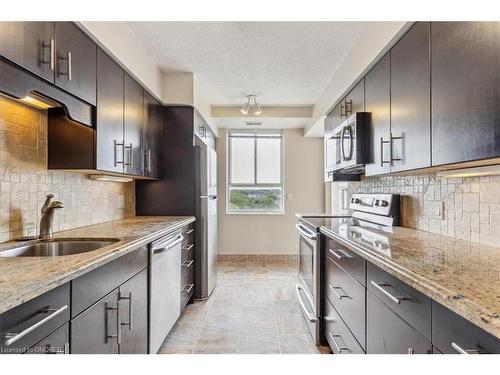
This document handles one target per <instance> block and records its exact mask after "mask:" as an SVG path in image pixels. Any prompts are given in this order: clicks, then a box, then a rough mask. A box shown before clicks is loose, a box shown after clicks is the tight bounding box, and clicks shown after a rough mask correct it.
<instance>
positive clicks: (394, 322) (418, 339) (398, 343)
mask: <svg viewBox="0 0 500 375" xmlns="http://www.w3.org/2000/svg"><path fill="white" fill-rule="evenodd" d="M366 301H367V306H366V313H367V319H366V320H367V322H366V353H368V354H430V353H432V345H431V343H430V342H429V341H427V340H426V339H425V337H424V336H422V335H421V334H420V333H418V332H417V331H416V330H414V329H413V328H412V327H411V326H410V325H409V324H408V323H406V322H405V321H404V320H403V319H401V318H400V317H399V316H398V315H397V314H396V313H395V312H394V311H393V310H392V309H390V308H389V307H388V306H387V305H386V304H385V303H384V302H382V301H381V300H379V299H378V298H377V297H375V296H374V295H373V294H372V293H371V292H367V293H366Z"/></svg>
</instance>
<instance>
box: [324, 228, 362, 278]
mask: <svg viewBox="0 0 500 375" xmlns="http://www.w3.org/2000/svg"><path fill="white" fill-rule="evenodd" d="M325 253H326V256H327V258H330V259H332V260H334V261H335V263H337V264H338V265H339V266H340V267H342V269H343V270H344V271H346V272H347V273H348V274H349V275H351V276H352V277H354V278H355V279H356V280H358V281H359V282H360V283H361V284H363V285H366V260H365V259H364V258H363V257H361V256H359V255H358V254H356V253H355V252H354V251H352V250H349V249H348V248H347V247H345V246H342V245H341V244H339V243H338V242H337V241H335V240H333V239H331V238H328V237H327V238H326V239H325Z"/></svg>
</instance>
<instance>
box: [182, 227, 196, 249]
mask: <svg viewBox="0 0 500 375" xmlns="http://www.w3.org/2000/svg"><path fill="white" fill-rule="evenodd" d="M181 231H182V235H183V236H184V240H183V241H182V246H183V247H184V245H189V244H192V243H194V227H193V224H189V225H186V226H185V227H184V228H182V230H181Z"/></svg>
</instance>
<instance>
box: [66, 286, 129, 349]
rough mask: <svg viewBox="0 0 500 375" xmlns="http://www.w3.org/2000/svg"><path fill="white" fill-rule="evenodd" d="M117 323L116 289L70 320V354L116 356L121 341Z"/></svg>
mask: <svg viewBox="0 0 500 375" xmlns="http://www.w3.org/2000/svg"><path fill="white" fill-rule="evenodd" d="M120 304H121V302H120ZM118 323H120V322H119V319H118V289H115V290H113V291H112V292H111V293H109V294H108V295H106V296H105V297H104V298H102V299H100V300H99V301H97V302H96V303H95V304H94V305H92V306H91V307H90V308H89V309H88V310H86V311H84V312H83V313H81V314H80V315H78V316H77V317H76V318H74V319H73V320H71V353H72V354H118V342H119V341H120V339H121V337H119V336H120V332H119V331H120V328H121V327H120V326H119V325H118Z"/></svg>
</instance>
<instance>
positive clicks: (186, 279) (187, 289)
mask: <svg viewBox="0 0 500 375" xmlns="http://www.w3.org/2000/svg"><path fill="white" fill-rule="evenodd" d="M182 268H183V269H182V271H183V273H182V275H181V312H182V311H183V310H184V307H185V306H186V305H187V304H188V302H189V300H190V299H191V297H192V296H193V293H194V264H192V265H191V266H190V267H189V268H188V269H187V270H186V269H185V267H182Z"/></svg>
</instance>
